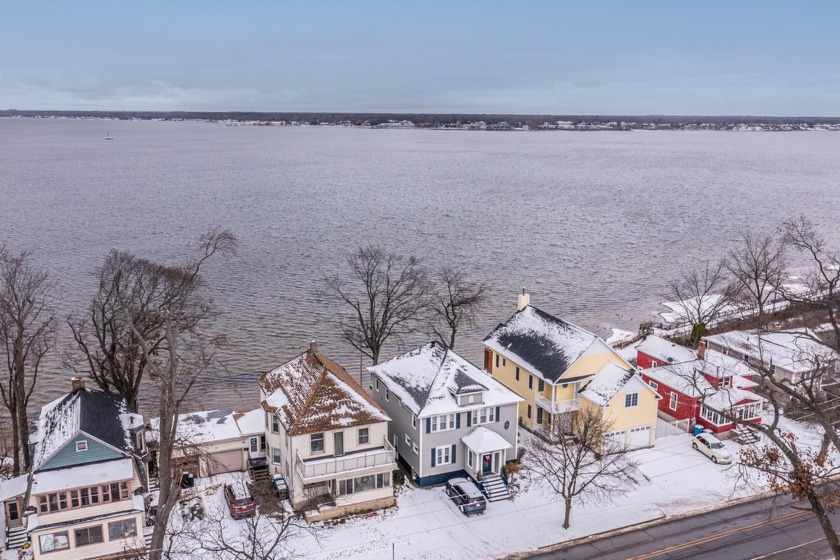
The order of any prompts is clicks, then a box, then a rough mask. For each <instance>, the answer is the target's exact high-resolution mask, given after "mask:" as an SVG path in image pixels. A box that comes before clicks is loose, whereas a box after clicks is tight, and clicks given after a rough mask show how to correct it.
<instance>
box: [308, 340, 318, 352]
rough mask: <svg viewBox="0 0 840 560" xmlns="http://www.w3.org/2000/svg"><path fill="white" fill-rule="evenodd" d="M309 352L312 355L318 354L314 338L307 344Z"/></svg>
mask: <svg viewBox="0 0 840 560" xmlns="http://www.w3.org/2000/svg"><path fill="white" fill-rule="evenodd" d="M309 351H310V352H311V353H313V354H317V353H318V344H317V343H316V342H315V339H314V338H313V339H312V340H311V341H310V342H309Z"/></svg>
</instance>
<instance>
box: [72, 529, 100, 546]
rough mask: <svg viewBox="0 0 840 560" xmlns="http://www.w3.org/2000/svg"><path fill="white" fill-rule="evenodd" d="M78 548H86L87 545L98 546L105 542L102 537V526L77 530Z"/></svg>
mask: <svg viewBox="0 0 840 560" xmlns="http://www.w3.org/2000/svg"><path fill="white" fill-rule="evenodd" d="M75 533H76V534H75V537H76V546H85V545H86V544H96V543H101V542H104V540H105V539H104V538H103V536H102V525H97V526H96V527H85V528H84V529H76V531H75Z"/></svg>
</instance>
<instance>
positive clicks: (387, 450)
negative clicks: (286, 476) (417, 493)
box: [295, 438, 396, 483]
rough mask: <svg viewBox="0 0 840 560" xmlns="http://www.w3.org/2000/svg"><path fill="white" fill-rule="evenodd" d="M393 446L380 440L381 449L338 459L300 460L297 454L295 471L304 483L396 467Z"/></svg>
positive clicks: (350, 454) (357, 452) (351, 454)
mask: <svg viewBox="0 0 840 560" xmlns="http://www.w3.org/2000/svg"><path fill="white" fill-rule="evenodd" d="M394 461H395V454H394V448H393V446H392V445H391V444H390V443H388V440H386V439H384V438H383V440H382V447H373V448H370V449H365V450H362V451H354V452H352V453H348V454H346V455H342V456H340V457H336V456H334V455H330V456H328V457H319V458H316V459H301V457H300V454H297V459H296V460H295V469H297V472H298V474H299V475H300V477H301V478H302V479H303V480H304V482H305V483H312V482H319V481H322V480H327V479H330V478H333V477H335V476H337V475H348V474H353V473H356V472H361V471H365V470H368V469H374V468H377V467H384V466H387V465H391V467H392V468H394V467H395V466H396V465H395V463H394Z"/></svg>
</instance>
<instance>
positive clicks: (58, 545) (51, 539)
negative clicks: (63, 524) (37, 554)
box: [39, 531, 70, 552]
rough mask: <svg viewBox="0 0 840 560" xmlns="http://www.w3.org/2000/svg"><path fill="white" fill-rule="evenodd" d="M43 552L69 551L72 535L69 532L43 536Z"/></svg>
mask: <svg viewBox="0 0 840 560" xmlns="http://www.w3.org/2000/svg"><path fill="white" fill-rule="evenodd" d="M39 541H40V544H41V552H53V551H55V550H67V549H69V548H70V535H69V534H68V533H67V531H60V532H57V533H49V534H47V535H41V537H40V539H39Z"/></svg>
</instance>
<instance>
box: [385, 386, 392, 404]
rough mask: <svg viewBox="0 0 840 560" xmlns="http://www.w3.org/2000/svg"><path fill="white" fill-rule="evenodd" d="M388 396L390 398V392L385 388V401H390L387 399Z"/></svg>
mask: <svg viewBox="0 0 840 560" xmlns="http://www.w3.org/2000/svg"><path fill="white" fill-rule="evenodd" d="M390 396H391V392H390V391H389V390H388V388H387V387H385V400H386V401H389V400H391V399H390V398H389V397H390Z"/></svg>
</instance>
